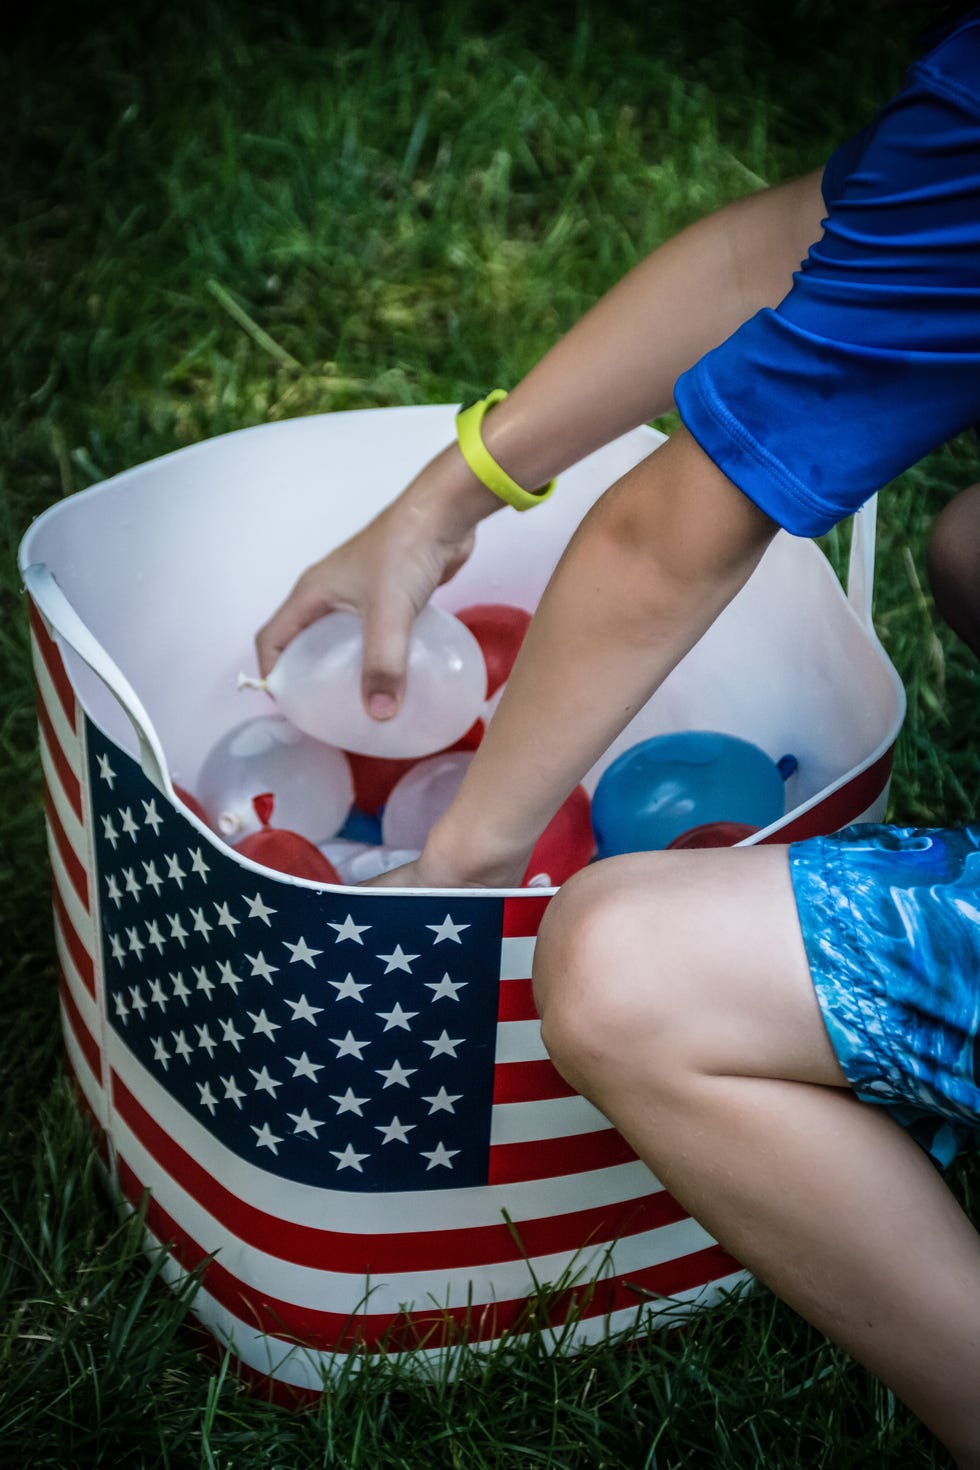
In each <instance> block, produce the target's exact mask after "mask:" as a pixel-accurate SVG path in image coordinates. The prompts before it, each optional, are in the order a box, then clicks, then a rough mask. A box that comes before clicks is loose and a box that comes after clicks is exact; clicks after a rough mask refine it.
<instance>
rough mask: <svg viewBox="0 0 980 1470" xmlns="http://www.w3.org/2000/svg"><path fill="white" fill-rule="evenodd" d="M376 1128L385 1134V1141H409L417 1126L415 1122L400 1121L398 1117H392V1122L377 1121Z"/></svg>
mask: <svg viewBox="0 0 980 1470" xmlns="http://www.w3.org/2000/svg"><path fill="white" fill-rule="evenodd" d="M374 1126H375V1128H376V1129H377V1131H378V1132H379V1133H383V1134H384V1139H383V1140H382V1141H383V1142H384V1143H407V1142H408V1135H409V1134H410V1133H411V1131H412V1129H413V1128H414V1127H415V1124H414V1123H399V1121H398V1119H397V1117H396V1118H392V1120H391V1122H390V1123H386V1124H384V1125H382V1124H380V1123H376V1124H375V1125H374Z"/></svg>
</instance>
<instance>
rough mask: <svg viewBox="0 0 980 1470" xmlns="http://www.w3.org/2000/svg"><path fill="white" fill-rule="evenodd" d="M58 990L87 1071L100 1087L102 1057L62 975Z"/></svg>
mask: <svg viewBox="0 0 980 1470" xmlns="http://www.w3.org/2000/svg"><path fill="white" fill-rule="evenodd" d="M58 991H59V993H60V995H61V1003H62V1005H63V1006H64V1008H65V1015H66V1016H67V1017H68V1020H69V1023H70V1024H71V1029H72V1034H73V1035H74V1037H75V1040H76V1041H77V1042H78V1049H79V1051H80V1052H81V1053H82V1056H83V1057H84V1058H85V1060H86V1061H87V1062H88V1065H89V1071H90V1072H91V1073H92V1076H93V1077H94V1078H95V1080H96V1082H97V1083H98V1084H99V1086H100V1087H101V1086H102V1057H101V1053H100V1052H99V1044H98V1042H97V1041H96V1039H95V1037H94V1036H93V1035H92V1033H91V1031H90V1030H89V1029H88V1027H87V1026H86V1024H85V1022H84V1021H83V1020H82V1013H81V1011H80V1010H79V1009H78V1005H77V1003H76V1001H75V997H74V996H73V995H72V993H71V986H70V985H69V984H68V982H67V981H66V979H65V977H64V975H62V976H61V980H60V982H59V985H58Z"/></svg>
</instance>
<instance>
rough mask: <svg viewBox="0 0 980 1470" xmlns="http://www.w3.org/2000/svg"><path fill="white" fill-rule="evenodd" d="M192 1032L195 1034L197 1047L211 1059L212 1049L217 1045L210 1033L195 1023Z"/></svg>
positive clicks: (204, 1027)
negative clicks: (202, 1049)
mask: <svg viewBox="0 0 980 1470" xmlns="http://www.w3.org/2000/svg"><path fill="white" fill-rule="evenodd" d="M194 1030H195V1031H196V1032H197V1044H198V1046H199V1047H203V1048H204V1050H205V1051H206V1052H207V1054H208V1056H209V1057H213V1056H214V1049H215V1047H216V1046H217V1044H218V1043H217V1042H216V1041H215V1039H214V1037H213V1036H212V1035H211V1032H210V1031H209V1030H208V1028H207V1026H198V1024H197V1022H196V1021H195V1023H194Z"/></svg>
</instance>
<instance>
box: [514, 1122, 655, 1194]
mask: <svg viewBox="0 0 980 1470" xmlns="http://www.w3.org/2000/svg"><path fill="white" fill-rule="evenodd" d="M635 1159H636V1154H635V1153H634V1152H633V1150H632V1149H631V1148H630V1146H629V1144H628V1143H627V1142H626V1140H625V1139H624V1138H622V1137H620V1135H619V1134H618V1133H617V1132H616V1130H615V1128H598V1129H596V1131H595V1132H594V1133H576V1134H571V1135H569V1136H568V1137H565V1138H540V1139H536V1140H535V1141H534V1142H533V1143H497V1144H494V1146H493V1148H491V1150H490V1172H489V1175H488V1182H489V1183H490V1184H517V1183H519V1182H521V1181H522V1180H528V1179H555V1178H559V1177H560V1176H561V1175H562V1174H584V1173H586V1172H588V1170H590V1169H611V1168H612V1167H613V1165H615V1164H629V1163H632V1162H633V1161H634V1160H635Z"/></svg>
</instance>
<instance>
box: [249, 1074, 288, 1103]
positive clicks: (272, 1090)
mask: <svg viewBox="0 0 980 1470" xmlns="http://www.w3.org/2000/svg"><path fill="white" fill-rule="evenodd" d="M248 1070H249V1071H250V1072H251V1074H252V1076H253V1077H254V1078H255V1091H256V1092H267V1093H268V1094H269V1096H270V1097H275V1095H276V1088H277V1087H281V1086H282V1083H281V1082H277V1081H276V1079H275V1077H270V1076H269V1069H268V1067H263V1068H262V1070H261V1072H256V1070H255V1068H254V1067H249V1069H248Z"/></svg>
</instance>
